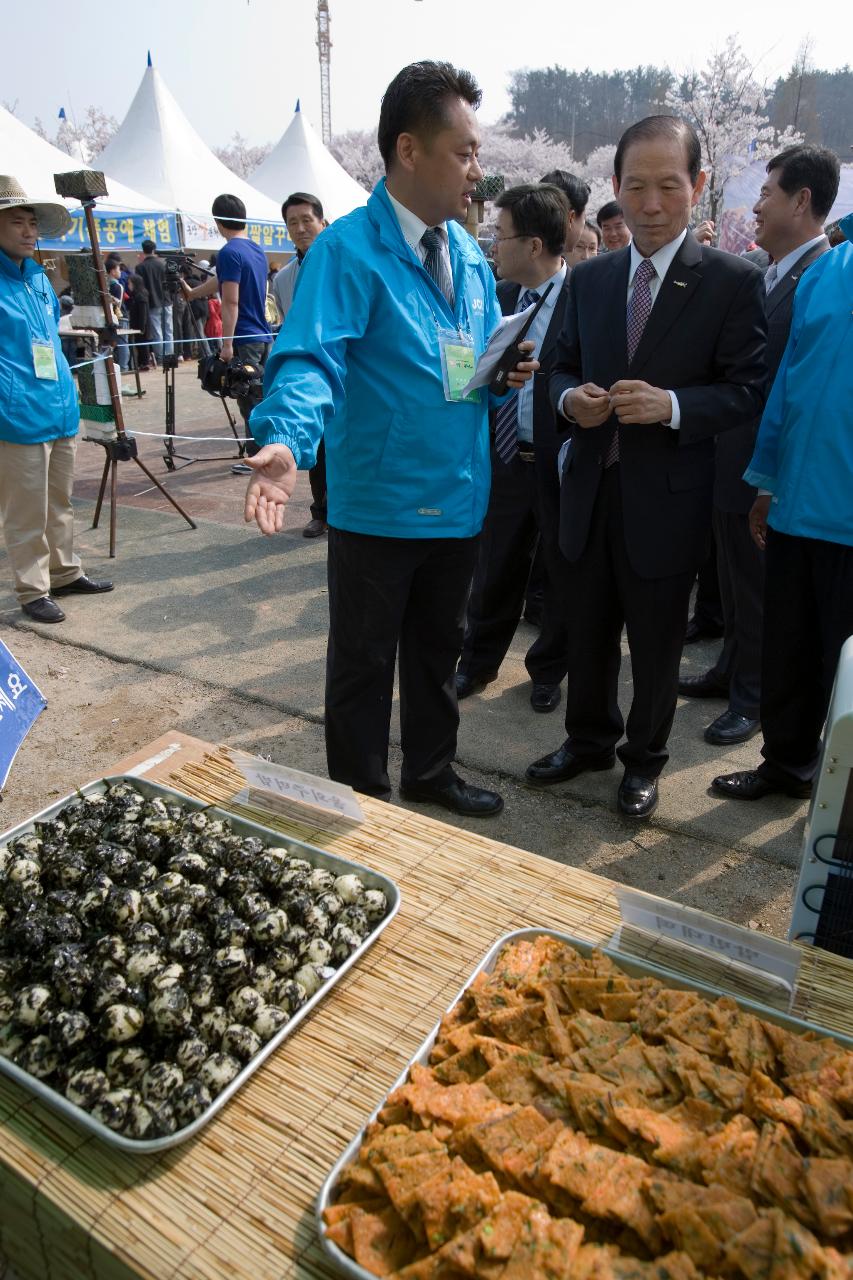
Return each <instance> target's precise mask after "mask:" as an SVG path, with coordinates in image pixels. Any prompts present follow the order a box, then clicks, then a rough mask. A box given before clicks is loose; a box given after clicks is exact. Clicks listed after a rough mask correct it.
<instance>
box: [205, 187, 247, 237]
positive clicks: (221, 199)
mask: <svg viewBox="0 0 853 1280" xmlns="http://www.w3.org/2000/svg"><path fill="white" fill-rule="evenodd" d="M210 212H211V213H212V214H213V216H214V218H215V219H216V221H217V222H224V223H225V224H226V225H227V226H229V227H230V228H231V229H232V230H233V231H245V230H246V206H245V205H244V204H243V201H242V200H241V199H240V197H239V196H229V195H223V196H217V197H216V199H215V200H214V202H213V204H212V205H211V206H210Z"/></svg>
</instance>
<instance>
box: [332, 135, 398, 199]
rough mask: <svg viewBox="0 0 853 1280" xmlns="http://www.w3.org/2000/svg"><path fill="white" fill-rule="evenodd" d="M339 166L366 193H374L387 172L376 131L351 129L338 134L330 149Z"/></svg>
mask: <svg viewBox="0 0 853 1280" xmlns="http://www.w3.org/2000/svg"><path fill="white" fill-rule="evenodd" d="M329 150H330V151H331V153H332V155H333V156H334V157H335V159H336V160H337V162H338V164H339V165H342V166H343V168H344V169H346V171H347V173H348V174H349V176H350V177H351V178H355V180H356V182H358V183H360V184H361V186H363V187H364V188H365V190H366V191H372V190H373V188H374V187H375V186H376V184H377V182H378V181H379V179H380V178H381V177H382V175H383V174H384V172H385V166H384V164H383V163H382V157H381V155H380V154H379V147H378V146H377V145H376V130H375V129H350V130H349V132H348V133H337V134H335V136H334V137H333V138H332V145H331V147H330V148H329Z"/></svg>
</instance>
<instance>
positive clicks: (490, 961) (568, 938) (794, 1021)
mask: <svg viewBox="0 0 853 1280" xmlns="http://www.w3.org/2000/svg"><path fill="white" fill-rule="evenodd" d="M543 934H545V935H547V936H548V937H550V938H557V939H559V941H561V942H568V943H569V944H570V945H571V946H573V947H574V948H575V949H576V950H577V951H579V952H580V953H581V954H582V955H584V956H588V955H589V954H590V952H591V951H594V950H599V951H601V952H603V953H604V955H606V956H609V957H610V959H611V960H613V961H614V963H616V964H618V965H619V966H620V968H621V969H623V970H624V971H625V973H627V974H629V975H630V976H632V977H653V978H660V979H661V980H662V981H663V982H666V983H667V984H668V985H671V986H674V987H681V988H684V989H686V990H689V991H698V992H700V994H702V995H707V996H711V997H712V999H715V1000H716V999H718V997H719V996H720V992H719V991H717V990H715V989H714V988H713V987H709V986H708V985H707V984H706V983H704V982H694V981H693V980H692V979H687V978H685V977H684V976H683V974H678V973H675V972H673V971H672V970H669V969H664V968H661V967H660V966H659V965H655V964H649V963H648V962H646V961H642V960H638V959H637V958H636V957H635V956H626V955H623V954H622V953H621V952H619V951H615V950H613V949H612V948H611V947H605V946H598V947H596V944H595V943H592V942H586V941H584V939H582V938H575V937H573V936H572V934H570V933H563V932H562V931H561V930H559V929H541V928H537V929H516V930H515V931H514V932H512V933H505V934H504V935H503V937H502V938H499V939H498V940H497V942H496V943H495V944H494V946H493V947H492V948H491V949H490V950H489V952H488V953H487V955H485V956H484V957H483V959H482V960H481V961H480V963H479V964H478V965H477V967H476V969H475V970H474V971H473V973H472V974H471V975H470V977H469V978H468V979H467V980H466V981H465V984H464V986H462V987H461V988H460V990H459V992H458V993H457V995H456V997H455V999H454V1000H453V1001H452V1002H451V1003H450V1004H449V1005H448V1007H447V1010H446V1013H449V1012H450V1010H451V1009H453V1008H454V1007H455V1006H456V1005H457V1004H458V1003H459V1001H460V1000H461V999H462V996H463V995H464V994H465V992H466V991H467V990H468V988H469V987H470V985H471V983H472V982H473V981H474V979H475V978H476V977H477V975H478V974H479V973H483V972H485V973H491V972H492V970H493V969H494V967H495V965H496V963H497V959H498V956H499V955H500V953H501V951H502V950H503V948H504V947H505V946H507V945H509V944H510V943H513V942H522V941H524V940H525V939H534V938H539V937H541V936H542V935H543ZM732 998H733V999H735V1000H736V1003H737V1004H738V1005H740V1007H741V1008H742V1009H747V1010H748V1011H749V1012H750V1013H756V1014H758V1015H759V1016H760V1017H762V1018H765V1019H766V1020H767V1021H768V1022H777V1023H779V1025H780V1026H783V1027H787V1028H789V1030H791V1031H796V1032H800V1033H802V1032H804V1031H818V1032H820V1034H821V1035H825V1036H830V1037H831V1038H832V1039H833V1040H836V1041H837V1042H838V1043H839V1044H841V1045H844V1046H845V1047H846V1048H848V1049H853V1037H850V1036H845V1035H841V1034H839V1033H838V1032H836V1031H826V1030H825V1029H824V1028H822V1027H818V1026H816V1025H815V1024H814V1023H810V1022H803V1021H801V1020H800V1019H799V1018H792V1017H790V1016H789V1015H788V1014H784V1013H780V1012H779V1010H778V1009H771V1008H768V1007H766V1006H765V1005H762V1004H758V1003H756V1002H755V1001H754V1000H748V999H744V998H739V997H732ZM440 1025H441V1020H440V1019H439V1021H438V1022H437V1023H436V1024H435V1026H434V1027H433V1029H432V1031H430V1033H429V1035H428V1036H427V1038H426V1039H425V1040H424V1042H423V1044H422V1045H421V1047H420V1048H419V1049H418V1051H417V1053H416V1054H415V1055H414V1057H412V1058H411V1059H410V1060H409V1061H408V1062H407V1063H406V1066H405V1067H404V1068H403V1070H402V1071H401V1072H400V1074H399V1075H398V1077H397V1079H396V1080H395V1081H394V1083H393V1084H392V1086H391V1088H390V1089H389V1090H388V1093H386V1095H385V1097H384V1098H383V1099H382V1101H381V1102H380V1103H379V1104H378V1106H377V1107H376V1108H375V1109H374V1110H373V1111H372V1112H371V1114H370V1116H369V1118H368V1119H367V1120H366V1121H365V1123H364V1125H363V1126H362V1128H361V1129H360V1130H359V1132H358V1133H357V1134H356V1136H355V1137H354V1138H353V1140H352V1142H350V1143H349V1145H348V1146H347V1148H346V1149H345V1150H344V1151H343V1152H342V1153H341V1155H340V1157H339V1158H338V1160H337V1161H336V1162H335V1164H334V1166H333V1168H332V1170H331V1172H330V1173H329V1175H328V1176H327V1178H326V1181H325V1182H324V1183H323V1185H322V1187H321V1188H320V1192H319V1195H318V1196H317V1205H316V1209H315V1215H316V1220H317V1234H318V1235H319V1237H320V1243H321V1244H322V1246H323V1249H324V1250H325V1252H326V1254H327V1255H328V1256H329V1258H330V1259H331V1261H332V1262H333V1263H334V1265H335V1266H336V1267H337V1268H338V1270H339V1271H340V1272H342V1274H343V1275H346V1276H351V1277H352V1280H375V1276H373V1274H372V1272H370V1271H366V1270H365V1269H364V1267H361V1266H359V1265H358V1263H357V1262H355V1261H354V1260H353V1259H352V1258H351V1257H350V1256H349V1255H348V1254H346V1253H344V1251H343V1250H342V1249H339V1248H338V1246H337V1245H336V1244H335V1243H334V1241H332V1240H329V1238H328V1237H327V1235H326V1224H325V1223H324V1221H323V1212H324V1210H325V1209H327V1208H328V1207H329V1205H332V1204H334V1202H335V1191H336V1188H337V1181H338V1178H339V1177H340V1175H341V1171H342V1170H343V1168H344V1166H345V1165H348V1164H349V1163H350V1161H351V1160H353V1159H354V1158H355V1156H356V1155H357V1153H358V1150H359V1148H360V1147H361V1144H362V1142H363V1141H364V1135H365V1132H366V1130H367V1127H368V1125H370V1124H372V1123H373V1121H374V1120H375V1119H376V1117H377V1116H378V1115H379V1112H380V1111H381V1110H382V1108H383V1107H384V1106H385V1104H386V1102H387V1101H388V1098H389V1097H390V1095H391V1094H392V1093H393V1092H394V1090H395V1089H398V1088H399V1087H400V1085H402V1084H405V1082H406V1079H407V1077H408V1074H409V1071H410V1069H411V1068H412V1067H413V1066H414V1065H415V1063H417V1064H418V1065H421V1066H426V1064H427V1062H428V1060H429V1055H430V1053H431V1052H432V1047H433V1045H434V1044H435V1041H436V1037H437V1036H438V1030H439V1027H440Z"/></svg>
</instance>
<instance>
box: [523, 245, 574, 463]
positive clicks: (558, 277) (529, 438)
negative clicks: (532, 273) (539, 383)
mask: <svg viewBox="0 0 853 1280" xmlns="http://www.w3.org/2000/svg"><path fill="white" fill-rule="evenodd" d="M566 270H567V268H566V264H565V262H563V263H562V264H561V266H560V269H559V270H558V271H555V272H554V274H553V275H552V276H549V277H548V279H547V280H543V281H542V283H541V284H540V285H537V286H536V288H535V289H532V290H531V293H535V294H537V295H538V296H539V297H540V298H541V296H542V294H543V293H544V292H545V290H546V289H547V288H548V285H549V284H551V285H553V286H554V287H553V289H552V290H551V292H550V293H549V294H548V297H547V298H546V299H545V301H544V302H543V303H542V306H541V307H540V308H539V311H538V312H537V314H536V319H535V320H534V321H533V324H532V325H531V326H530V328H529V329H528V330H527V341H528V342H532V343H533V353H532V354H533V357H534V358H535V359H536V360H538V359H539V353H540V351H541V350H542V343H543V342H544V341H545V335H546V333H547V332H548V326H549V325H550V323H551V320H552V317H553V315H554V308H555V307H556V305H557V299H558V298H559V296H560V291H561V289H562V288H563V285H564V284H565V283H566ZM525 292H526V290H525V286H524V285H522V286H521V288H520V290H519V294H518V305H519V306H520V305H521V299H522V298H523V297H524V294H525ZM517 309H518V308H516V310H517ZM526 358H527V359H530V357H529V356H528V357H526ZM535 381H536V379H535V377H534V378H530V380H529V381H528V382H525V383H524V385H523V386H521V387H519V389H518V438H519V440H520V441H521V442H522V443H523V444H532V443H533V394H534V392H533V386H534V383H535Z"/></svg>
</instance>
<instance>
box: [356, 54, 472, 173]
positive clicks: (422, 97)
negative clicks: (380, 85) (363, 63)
mask: <svg viewBox="0 0 853 1280" xmlns="http://www.w3.org/2000/svg"><path fill="white" fill-rule="evenodd" d="M482 97H483V94H482V91H481V90H480V87H479V85H478V84H477V81H476V80H475V79H474V77H473V76H472V75H471V72H470V71H461V70H460V71H457V69H456V67H453V66H451V64H450V63H449V62H412V63H410V64H409V66H408V67H403V70H402V71H398V72H397V74H396V75H395V77H394V79H393V80H392V81H391V83H390V84H389V86H388V88H387V89H386V90H385V92H384V94H383V95H382V108H381V110H380V112H379V131H378V133H377V138H376V140H377V143H378V144H379V153H380V155H381V156H382V160H383V162H384V164H385V170H386V172H387V171H388V168H389V167H390V165H391V161H392V160H393V159H394V154H395V152H396V150H397V139H398V138H399V136H400V134H401V133H417V134H419V135H420V136H421V137H422V138H431V137H432V136H433V135H434V134H436V133H438V132H439V131H440V130H441V129H443V128H445V127H446V123H447V112H446V108H447V103H448V101H449V100H451V99H456V98H462V99H463V100H464V101H465V102H467V103H468V104H469V106H472V107H473V108H474V110H475V111H476V109H477V107H479V105H480V101H481V99H482Z"/></svg>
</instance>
